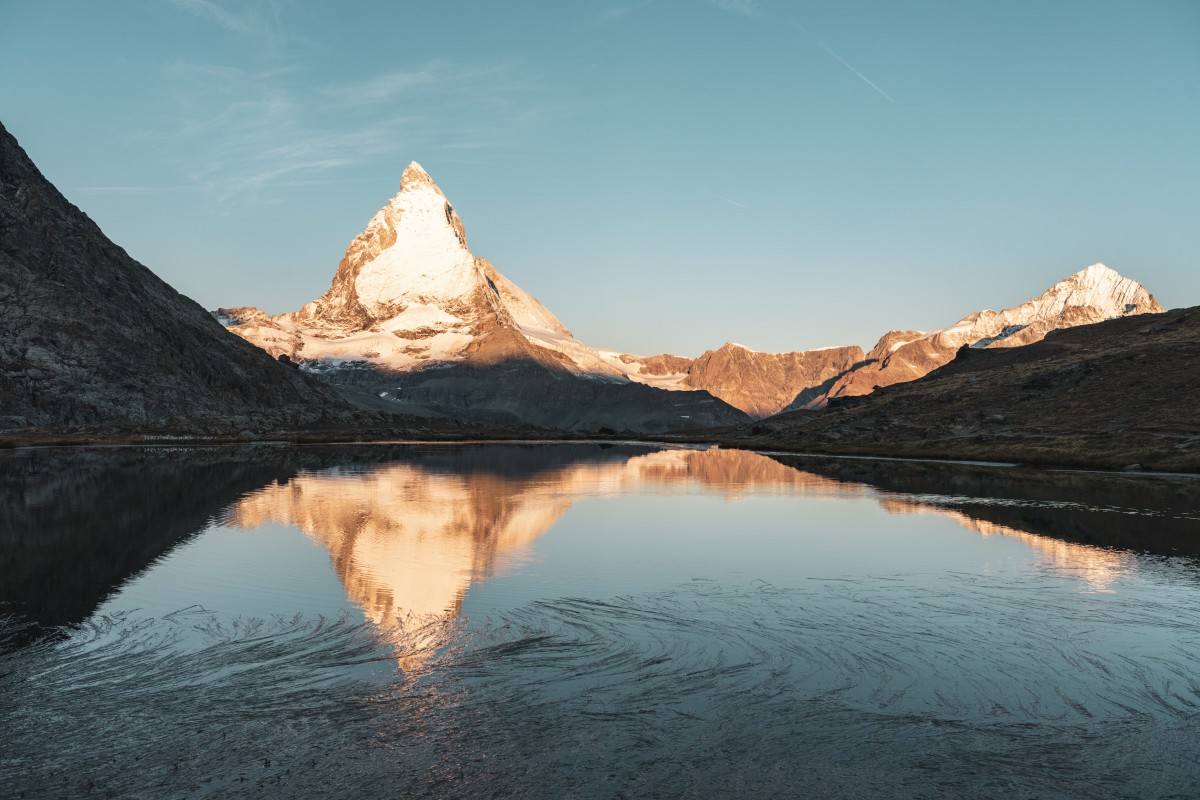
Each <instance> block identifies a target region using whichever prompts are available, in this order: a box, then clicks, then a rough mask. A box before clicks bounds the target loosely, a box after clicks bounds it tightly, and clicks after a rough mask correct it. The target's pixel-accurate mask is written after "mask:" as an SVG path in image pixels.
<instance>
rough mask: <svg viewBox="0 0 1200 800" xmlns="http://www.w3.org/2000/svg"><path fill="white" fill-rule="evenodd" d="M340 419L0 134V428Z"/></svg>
mask: <svg viewBox="0 0 1200 800" xmlns="http://www.w3.org/2000/svg"><path fill="white" fill-rule="evenodd" d="M350 419H351V416H350V412H349V409H348V407H347V406H346V405H345V404H344V403H343V402H342V401H341V400H340V399H339V398H338V397H337V396H336V395H335V394H334V393H333V392H332V391H331V390H330V389H329V388H328V387H325V386H323V385H321V383H320V382H319V381H315V380H313V379H311V378H309V377H307V376H305V375H302V374H300V373H299V372H297V371H296V370H295V369H292V368H289V367H287V366H285V365H283V364H280V363H278V362H277V361H275V360H274V359H273V358H271V357H269V356H267V355H266V354H265V353H263V352H262V351H261V350H259V349H258V348H255V347H252V346H250V345H248V344H247V343H246V342H244V341H242V340H241V339H239V338H238V337H236V336H231V335H229V333H228V332H227V331H225V330H223V329H222V328H221V326H220V325H218V324H217V323H216V322H214V321H213V319H212V318H211V316H210V315H208V314H207V313H206V312H205V311H204V310H203V309H202V308H201V307H200V306H198V305H197V304H196V303H194V302H192V301H191V300H189V299H188V298H186V297H184V296H183V295H181V294H179V293H178V292H176V291H175V290H174V289H172V288H171V287H170V286H168V285H167V284H166V283H164V282H163V281H162V280H160V279H159V278H158V277H157V276H156V275H154V273H152V272H151V271H150V270H148V269H147V268H146V267H144V266H142V265H141V264H139V263H138V262H136V261H134V260H133V259H132V258H130V257H129V256H128V255H127V254H126V253H125V251H124V250H122V249H121V248H120V247H117V246H116V245H115V244H113V243H112V242H111V241H109V240H108V238H107V237H105V236H104V234H103V233H102V232H101V231H100V229H99V228H98V227H97V226H96V225H95V223H93V222H92V221H91V220H90V219H88V217H87V216H86V215H85V214H83V212H81V211H80V210H79V209H78V208H76V207H75V206H73V205H71V204H70V203H69V202H68V201H67V200H66V199H65V198H64V197H63V196H62V195H61V194H59V192H58V191H57V190H56V189H55V188H54V187H53V186H52V185H51V184H50V183H49V182H48V181H47V180H46V179H45V178H44V177H43V176H42V175H41V173H40V172H38V170H37V167H35V166H34V165H33V163H32V162H31V161H30V160H29V157H28V156H27V155H26V154H25V152H24V151H23V150H22V149H21V147H20V146H19V145H18V144H17V142H16V140H15V139H14V138H13V137H12V136H11V135H10V134H9V133H8V131H7V130H5V129H4V128H3V127H0V429H19V428H27V427H43V428H62V427H66V426H90V427H95V426H113V425H116V426H120V425H131V424H136V425H138V426H140V427H151V428H167V427H173V428H175V429H179V426H192V427H197V426H198V427H200V428H201V429H204V428H208V427H212V428H214V429H222V430H223V429H225V428H228V427H230V426H233V429H234V430H238V429H239V426H240V427H255V428H260V429H261V428H267V427H276V428H278V427H294V426H298V425H305V424H310V423H316V422H318V421H321V420H325V421H346V420H350Z"/></svg>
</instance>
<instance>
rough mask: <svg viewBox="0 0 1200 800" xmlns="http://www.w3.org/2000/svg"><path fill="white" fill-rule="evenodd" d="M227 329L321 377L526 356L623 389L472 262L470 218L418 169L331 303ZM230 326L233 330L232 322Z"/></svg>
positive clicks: (373, 226) (356, 245)
mask: <svg viewBox="0 0 1200 800" xmlns="http://www.w3.org/2000/svg"><path fill="white" fill-rule="evenodd" d="M222 316H223V317H224V318H225V320H223V321H226V324H230V327H231V329H232V330H233V331H234V332H236V333H238V334H240V335H242V336H243V337H245V338H246V339H248V340H250V341H251V342H254V343H255V344H257V345H259V346H260V347H262V348H264V349H265V350H267V351H269V352H270V353H271V354H272V355H276V356H278V355H280V354H286V355H288V356H289V357H290V358H291V359H292V360H293V361H297V362H299V363H301V364H304V365H306V366H308V367H309V368H311V369H314V370H315V371H322V370H323V369H325V368H329V367H335V366H337V365H338V364H342V363H346V362H366V363H368V364H370V365H372V366H375V367H378V368H381V369H384V370H392V371H411V370H415V369H420V368H422V367H425V366H430V365H433V364H438V363H453V362H461V361H471V362H473V363H494V362H496V361H499V360H502V359H504V358H510V357H524V358H531V359H533V360H535V361H539V362H543V363H547V364H550V365H553V366H554V367H556V368H558V369H565V370H567V371H569V372H574V373H576V374H581V375H587V376H591V377H595V378H599V379H604V380H610V381H616V382H624V381H625V380H626V379H625V378H624V376H623V375H622V374H621V373H620V372H619V371H618V370H615V369H613V368H612V367H610V366H608V365H607V364H605V363H604V362H603V361H602V360H601V359H600V358H599V357H598V356H597V355H596V354H595V353H594V352H593V351H592V350H591V349H590V348H588V347H586V346H584V345H583V344H581V343H579V342H578V341H576V340H575V338H574V337H572V336H571V332H570V331H569V330H567V329H566V327H565V326H563V324H562V323H561V322H559V321H558V320H557V319H556V318H555V317H554V315H553V314H551V313H550V312H549V311H548V310H547V309H546V307H545V306H543V305H542V304H541V303H539V302H538V301H537V300H535V299H534V298H533V297H532V296H531V295H529V294H528V293H527V292H525V291H523V290H522V289H521V288H520V287H518V286H516V285H515V284H513V283H512V282H511V281H509V280H508V279H507V278H505V277H504V276H503V275H501V274H500V273H499V272H497V271H496V269H495V268H494V267H492V265H491V264H489V263H488V262H487V261H486V260H485V259H482V258H476V257H475V256H474V255H473V254H472V253H471V251H470V249H469V248H468V246H467V237H466V232H465V230H464V228H463V224H462V220H460V219H459V217H458V214H457V213H456V212H455V211H454V208H453V206H451V205H450V202H449V201H448V200H447V199H446V196H445V195H444V194H442V191H441V189H439V188H438V186H437V184H435V183H434V182H433V179H432V178H430V177H429V174H428V173H426V172H425V170H423V169H422V168H421V167H420V165H418V164H417V163H415V162H414V163H412V164H410V165H409V166H408V168H407V169H405V170H404V175H403V177H402V178H401V180H400V191H399V193H398V194H396V196H395V197H393V198H392V199H391V200H389V201H388V203H387V205H385V206H384V207H383V208H381V209H380V210H379V212H378V213H377V214H375V216H374V217H372V218H371V221H370V222H369V223H368V224H367V227H366V228H365V229H364V230H363V232H362V233H360V234H359V235H358V236H356V237H355V238H354V241H352V242H351V243H350V246H349V247H348V248H347V249H346V255H345V256H344V257H343V258H342V261H341V263H340V264H339V265H338V269H337V273H336V274H335V275H334V278H333V283H332V285H331V286H330V287H329V291H327V292H326V293H325V294H324V295H322V296H321V297H320V298H318V299H317V300H314V301H313V302H311V303H309V304H307V305H305V306H304V307H303V308H301V309H300V310H299V311H296V312H293V313H290V314H282V315H279V316H275V317H272V316H268V315H267V314H265V313H263V312H261V311H259V310H258V309H252V308H241V309H221V311H220V312H219V316H218V318H219V319H220V318H222ZM231 323H232V324H231Z"/></svg>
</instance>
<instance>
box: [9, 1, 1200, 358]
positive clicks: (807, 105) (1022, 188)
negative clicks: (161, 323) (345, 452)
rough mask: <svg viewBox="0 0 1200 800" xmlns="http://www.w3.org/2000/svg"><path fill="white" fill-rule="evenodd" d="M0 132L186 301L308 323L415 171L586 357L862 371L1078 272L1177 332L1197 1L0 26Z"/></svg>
mask: <svg viewBox="0 0 1200 800" xmlns="http://www.w3.org/2000/svg"><path fill="white" fill-rule="evenodd" d="M343 5H344V6H345V7H343ZM0 120H2V121H3V122H4V124H5V125H6V126H7V127H8V128H9V130H10V131H11V132H12V133H13V134H14V135H16V136H17V138H18V139H19V140H20V141H21V143H22V145H23V146H24V147H25V149H26V150H27V151H28V152H29V153H30V155H31V156H32V157H33V158H34V160H35V161H36V162H37V163H38V165H39V166H40V167H41V169H42V171H43V172H44V173H45V174H46V175H47V177H49V178H50V180H52V181H53V182H54V183H55V184H56V185H57V186H58V187H59V189H61V190H62V191H63V192H64V194H66V195H67V197H68V198H69V199H71V200H72V201H73V202H74V203H75V204H76V205H78V206H80V207H81V208H82V209H83V210H84V211H86V212H87V213H88V214H89V215H91V217H92V218H93V219H95V220H96V221H97V222H98V223H99V224H100V226H101V227H102V228H103V229H104V230H105V232H106V233H107V234H108V235H109V236H110V237H111V238H112V239H113V240H115V241H116V242H117V243H118V244H120V245H122V246H123V247H125V248H126V249H127V250H128V251H129V252H130V254H131V255H133V256H134V257H135V258H137V259H138V260H140V261H142V262H143V263H145V264H146V265H147V266H149V267H150V268H151V269H153V270H154V271H155V272H157V273H158V274H159V275H161V276H162V277H163V278H164V279H166V280H167V281H169V282H170V283H171V284H172V285H174V286H175V287H176V288H177V289H179V290H180V291H182V292H183V293H184V294H187V295H189V296H190V297H192V298H194V299H195V300H197V301H198V302H200V303H201V304H202V305H204V306H205V307H206V308H214V307H216V306H219V305H220V306H235V305H257V306H260V307H262V308H265V309H267V310H268V311H271V312H281V311H288V310H292V309H295V308H297V307H299V306H300V305H302V304H303V303H304V302H307V301H308V300H311V299H313V298H315V297H316V296H318V295H319V294H321V293H322V292H323V291H324V290H325V289H326V288H327V287H328V284H329V281H330V279H331V277H332V275H333V272H334V270H335V268H336V266H337V263H338V261H339V259H340V258H341V255H342V252H343V251H344V249H345V247H346V245H347V243H348V242H349V241H350V239H351V238H353V236H354V235H355V234H356V233H357V232H358V231H359V230H361V229H362V227H363V226H364V225H365V224H366V222H367V220H368V219H370V217H371V216H372V215H373V214H374V212H375V211H376V210H377V209H378V208H379V207H380V206H382V205H383V203H384V202H385V201H386V200H387V198H388V197H390V196H391V195H392V194H394V193H395V192H396V189H397V187H398V182H399V178H400V173H401V172H402V171H403V168H404V166H405V165H406V164H407V163H408V162H409V161H411V160H416V161H419V162H421V164H422V165H424V166H425V168H426V169H427V170H429V172H430V173H431V174H432V175H433V177H434V179H435V180H437V181H438V183H439V185H441V187H442V189H443V190H444V191H445V192H446V194H447V195H448V196H449V198H450V199H451V201H452V202H453V203H454V205H455V207H456V208H457V209H458V211H459V213H460V215H461V216H462V218H463V221H464V223H465V224H466V228H467V235H468V237H469V240H470V242H471V246H472V250H473V251H474V252H475V254H476V255H480V256H484V257H486V258H488V259H489V260H491V261H492V263H493V264H495V265H496V267H497V268H498V269H499V270H500V271H501V272H503V273H504V274H506V275H507V276H508V277H510V278H511V279H512V280H514V281H515V282H517V283H518V284H519V285H521V286H522V287H523V288H525V289H526V290H528V291H529V292H531V293H532V294H534V296H536V297H538V298H539V299H540V300H541V301H542V302H543V303H545V304H546V305H547V306H548V307H549V308H550V309H551V310H552V311H554V312H555V313H556V314H557V315H558V316H559V317H560V318H561V319H562V320H563V322H564V323H565V324H566V325H567V326H568V327H569V328H571V329H572V330H573V331H574V333H575V334H576V335H577V336H578V337H579V338H580V339H582V340H583V341H585V342H587V343H589V344H592V345H595V346H604V347H614V348H619V349H623V350H627V351H633V352H639V353H656V352H675V353H680V354H683V355H697V354H699V353H700V352H702V351H703V350H705V349H708V348H712V347H717V346H719V345H720V344H722V343H723V342H725V341H727V340H731V341H737V342H741V343H743V344H746V345H748V346H750V347H753V348H756V349H760V350H774V351H782V350H794V349H804V348H809V347H821V346H828V345H839V344H854V343H857V344H862V345H864V346H869V345H870V344H872V343H873V342H874V341H875V339H876V338H877V337H878V336H879V335H880V334H882V333H883V332H884V331H885V330H887V329H890V328H919V329H928V328H934V327H941V326H944V325H947V324H949V323H951V322H954V321H955V320H956V319H958V318H959V317H960V316H962V315H963V314H966V313H968V312H970V311H973V310H977V309H979V308H984V307H992V308H999V307H1004V306H1008V305H1012V304H1015V303H1018V302H1020V301H1022V300H1025V299H1026V298H1028V297H1030V296H1032V295H1035V294H1037V293H1039V292H1040V291H1042V290H1043V289H1044V288H1045V287H1047V286H1049V285H1050V284H1051V283H1053V282H1054V281H1055V280H1058V279H1059V278H1062V277H1065V276H1066V275H1068V274H1070V273H1071V272H1074V271H1076V270H1079V269H1082V268H1083V267H1085V266H1087V265H1088V264H1090V263H1092V262H1095V261H1103V262H1105V263H1107V264H1108V265H1109V266H1112V267H1114V268H1115V269H1117V270H1119V271H1121V272H1122V273H1124V274H1126V275H1129V276H1130V277H1134V278H1137V279H1139V280H1141V281H1142V282H1143V283H1145V284H1146V286H1147V287H1148V288H1149V289H1150V290H1151V291H1152V292H1154V293H1155V294H1156V296H1158V298H1159V299H1160V301H1161V302H1163V304H1164V305H1167V306H1169V307H1178V306H1187V305H1196V304H1200V3H1198V2H1195V1H1194V0H1177V1H1176V2H1171V0H1162V1H1161V2H1144V1H1143V0H1138V1H1135V2H1115V1H1112V2H1109V1H1106V0H1092V1H1091V2H1065V1H1064V2H1045V0H1043V1H1041V2H1022V1H1021V0H1011V1H1010V2H1005V3H987V4H983V3H963V2H958V1H957V0H955V1H949V0H947V1H946V2H922V1H921V0H914V1H913V2H904V3H898V2H890V1H889V2H857V1H856V0H845V1H844V2H837V3H819V4H818V3H798V2H790V3H782V2H769V1H768V0H715V1H713V0H691V2H684V1H681V2H641V3H637V2H631V3H627V4H619V5H613V4H609V3H586V2H521V3H515V2H514V3H501V2H439V3H422V4H417V3H401V2H386V3H383V2H381V3H377V4H374V5H371V4H366V3H363V4H334V3H300V2H289V0H272V1H271V2H246V3H235V2H233V0H112V1H111V2H106V3H91V2H82V1H81V2H72V3H67V2H55V1H54V0H44V1H43V2H37V3H26V2H18V0H0Z"/></svg>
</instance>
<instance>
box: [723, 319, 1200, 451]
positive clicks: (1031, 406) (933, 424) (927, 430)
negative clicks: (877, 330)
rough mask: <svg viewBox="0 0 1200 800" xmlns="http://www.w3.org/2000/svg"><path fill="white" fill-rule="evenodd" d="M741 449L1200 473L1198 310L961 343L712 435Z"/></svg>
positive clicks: (1199, 334)
mask: <svg viewBox="0 0 1200 800" xmlns="http://www.w3.org/2000/svg"><path fill="white" fill-rule="evenodd" d="M720 438H721V440H722V441H723V442H727V443H729V444H736V445H738V446H744V447H755V448H775V449H786V450H792V451H811V452H824V453H859V454H873V455H911V456H925V457H945V458H965V459H993V460H1003V461H1016V462H1037V463H1058V464H1076V465H1089V466H1102V467H1125V466H1130V465H1133V464H1138V465H1140V466H1141V467H1143V468H1146V469H1151V468H1153V469H1168V470H1189V471H1200V307H1196V308H1187V309H1178V310H1174V311H1169V312H1166V313H1162V314H1146V315H1137V316H1131V317H1123V318H1119V319H1114V320H1109V321H1107V322H1100V323H1097V324H1094V325H1085V326H1081V327H1076V328H1070V329H1066V330H1061V331H1057V332H1055V333H1054V334H1052V335H1048V336H1047V338H1045V339H1043V340H1042V341H1040V342H1037V343H1034V344H1030V345H1027V346H1024V347H1013V348H1003V349H991V348H989V349H986V350H975V349H969V348H964V349H962V350H960V351H959V353H958V356H957V358H955V359H954V360H953V361H952V362H951V363H949V364H947V365H946V366H944V367H942V368H941V369H938V370H936V371H934V372H932V373H930V374H929V375H927V376H925V377H924V378H921V379H918V380H915V381H912V382H911V383H904V384H898V385H895V386H890V387H885V388H882V389H878V390H876V391H875V392H874V393H873V394H871V395H868V396H865V397H856V398H844V399H840V400H834V401H833V402H831V403H830V404H829V407H828V408H827V409H825V410H824V411H811V412H805V411H799V412H791V413H787V414H781V415H779V416H777V417H773V418H771V419H769V420H765V421H763V422H760V423H756V424H754V425H752V426H745V427H743V428H740V429H737V430H736V431H732V432H728V433H726V434H723V435H721V437H720Z"/></svg>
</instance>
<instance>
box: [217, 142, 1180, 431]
mask: <svg viewBox="0 0 1200 800" xmlns="http://www.w3.org/2000/svg"><path fill="white" fill-rule="evenodd" d="M1162 310H1163V309H1162V307H1161V306H1160V305H1159V304H1158V302H1157V301H1156V300H1155V299H1154V297H1153V296H1151V295H1150V293H1149V292H1147V291H1146V290H1145V289H1144V288H1143V287H1142V286H1141V284H1139V283H1138V282H1137V281H1134V280H1131V279H1128V278H1123V277H1121V276H1120V275H1118V274H1117V273H1116V272H1115V271H1113V270H1111V269H1109V268H1108V267H1106V266H1104V265H1103V264H1093V265H1092V266H1090V267H1088V268H1087V269H1084V270H1081V271H1080V272H1077V273H1075V274H1074V275H1071V276H1070V277H1068V278H1066V279H1064V280H1062V281H1060V282H1059V283H1057V284H1055V285H1054V286H1052V287H1050V288H1049V289H1047V290H1046V291H1045V292H1043V293H1042V294H1041V295H1040V296H1038V297H1036V298H1034V299H1032V300H1029V301H1027V302H1025V303H1022V304H1021V305H1019V306H1016V307H1014V308H1010V309H1007V310H1005V311H999V312H996V311H978V312H975V313H973V314H970V315H968V316H966V317H964V318H963V319H961V320H959V321H958V322H957V323H955V324H954V325H952V326H950V327H948V328H944V329H941V330H936V331H931V332H924V331H890V332H888V333H886V334H884V336H883V337H882V338H881V339H880V340H879V342H878V344H876V345H875V347H874V348H872V350H871V351H870V352H869V353H865V352H863V350H862V348H861V347H859V346H857V345H848V346H845V347H830V348H823V349H819V350H807V351H798V352H790V353H760V352H756V351H753V350H750V349H748V348H746V347H743V346H741V345H737V344H734V343H726V344H725V345H723V346H722V347H720V348H718V349H716V350H709V351H707V352H705V353H704V354H703V355H701V356H700V357H699V358H694V359H693V358H685V357H683V356H677V355H671V354H662V355H656V356H637V355H632V354H629V353H620V352H615V351H611V350H600V349H595V348H592V347H589V346H587V345H585V344H584V343H582V342H580V341H579V340H577V339H576V338H575V337H574V336H573V335H572V334H571V332H570V331H569V330H568V329H567V328H566V326H564V325H563V324H562V323H561V322H560V321H559V320H558V318H557V317H555V316H554V314H552V313H551V312H550V311H549V310H548V309H547V308H546V307H545V306H543V305H542V304H541V303H539V302H538V301H537V300H536V299H534V298H533V296H532V295H530V294H529V293H528V292H526V291H524V290H523V289H521V288H520V287H518V286H517V285H516V284H514V283H513V282H512V281H510V280H508V279H507V278H506V277H504V276H503V275H502V274H500V272H498V271H497V270H496V268H495V267H493V266H492V264H490V263H489V262H488V261H487V260H486V259H482V258H477V257H476V256H474V255H473V254H472V253H471V251H470V249H469V248H468V246H467V239H466V232H465V229H464V227H463V224H462V221H461V220H460V219H459V217H458V214H457V213H456V212H455V211H454V208H453V206H452V205H451V204H450V202H449V201H448V200H447V199H446V196H445V194H444V193H443V192H442V190H441V189H440V188H438V186H437V184H436V183H434V181H433V179H432V178H430V176H429V174H428V173H427V172H425V170H424V169H422V168H421V167H420V165H418V164H416V163H415V162H414V163H412V164H410V165H409V166H408V168H407V169H406V170H405V171H404V174H403V176H402V177H401V180H400V192H399V193H398V194H397V195H396V196H395V197H393V198H392V199H391V200H390V201H389V202H388V203H387V205H385V206H384V207H383V208H382V209H381V210H380V211H379V213H377V214H376V215H375V216H374V217H373V218H372V219H371V221H370V222H369V223H368V224H367V227H366V229H365V230H364V231H363V232H362V233H361V234H359V235H358V236H357V237H356V238H355V239H354V241H353V242H351V243H350V246H349V248H348V249H347V250H346V255H345V257H344V258H343V259H342V262H341V263H340V264H339V265H338V268H337V272H336V273H335V275H334V278H333V283H332V285H331V286H330V288H329V291H327V292H326V293H325V294H324V295H322V296H321V297H320V298H318V299H317V300H315V301H313V302H311V303H309V304H308V305H306V306H304V307H303V308H301V309H300V310H299V311H295V312H292V313H288V314H281V315H278V316H271V315H268V314H267V313H266V312H264V311H262V310H260V309H257V308H252V307H242V308H222V309H218V310H217V311H215V312H213V313H214V315H215V316H216V318H217V319H218V320H220V321H221V322H222V323H223V324H225V325H227V326H228V327H229V329H230V330H232V331H233V332H234V333H237V334H238V335H239V336H242V337H244V338H245V339H246V340H248V341H250V342H253V343H254V344H257V345H258V346H260V347H262V348H263V349H264V350H266V351H267V352H268V353H271V354H272V355H274V356H277V357H278V356H283V357H286V358H287V359H289V360H291V361H293V362H296V363H299V364H300V365H301V366H302V368H303V369H304V370H306V371H308V372H310V373H312V374H314V375H318V376H320V377H322V378H324V379H326V380H329V381H331V382H333V383H335V384H339V385H343V386H352V387H355V388H357V389H362V390H366V391H368V392H370V393H371V394H372V395H374V396H377V397H379V398H380V399H382V400H385V401H388V402H390V403H392V404H393V407H394V408H396V409H404V410H407V411H410V412H419V411H426V412H427V411H429V410H434V411H436V412H438V413H442V414H445V415H448V416H453V417H457V418H461V419H467V420H471V421H475V422H479V423H487V424H534V425H539V426H544V427H554V428H566V429H579V430H588V429H591V430H595V429H596V428H597V427H599V426H608V427H611V428H613V429H615V430H622V429H625V430H634V431H641V432H662V431H665V430H670V429H674V428H697V427H710V426H712V425H720V424H732V423H733V422H734V421H735V418H736V416H737V411H735V410H734V408H736V409H738V410H740V411H741V412H744V413H745V414H746V415H749V416H751V417H754V418H763V417H767V416H770V415H772V414H777V413H779V412H781V411H784V410H788V409H794V408H820V407H822V406H824V405H825V404H826V403H827V402H828V401H829V400H830V399H831V398H837V397H846V396H854V395H861V394H866V393H869V392H871V391H873V390H874V389H875V388H876V387H878V386H888V385H891V384H894V383H901V382H904V381H911V380H914V379H916V378H919V377H921V376H922V375H925V374H927V373H928V372H930V371H932V370H934V369H936V368H937V367H939V366H941V365H943V364H945V363H947V362H949V361H950V360H952V359H953V358H954V355H955V353H956V352H957V350H958V349H959V348H960V347H962V346H968V347H972V348H985V347H1012V346H1016V345H1021V344H1028V343H1030V342H1034V341H1037V340H1039V339H1041V338H1042V337H1043V336H1045V335H1046V333H1047V332H1048V331H1052V330H1056V329H1059V328H1066V327H1071V326H1074V325H1081V324H1087V323H1092V322H1097V321H1100V320H1104V319H1111V318H1114V317H1119V316H1128V315H1132V314H1143V313H1155V312H1161V311H1162ZM638 384H643V385H645V386H647V387H651V388H653V389H658V390H666V391H669V392H673V393H676V394H673V395H665V394H663V393H662V392H659V391H655V392H647V391H645V389H643V388H642V387H640V386H638ZM706 393H707V394H706ZM709 395H711V396H712V397H716V398H719V399H720V400H721V401H724V402H723V403H721V402H713V401H712V399H711V398H710V397H709ZM725 404H728V406H732V407H734V408H729V407H728V406H726V405H725Z"/></svg>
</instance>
